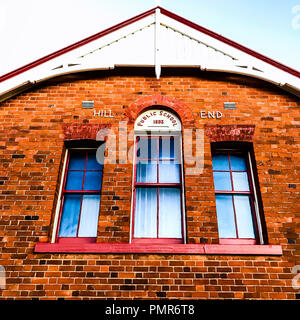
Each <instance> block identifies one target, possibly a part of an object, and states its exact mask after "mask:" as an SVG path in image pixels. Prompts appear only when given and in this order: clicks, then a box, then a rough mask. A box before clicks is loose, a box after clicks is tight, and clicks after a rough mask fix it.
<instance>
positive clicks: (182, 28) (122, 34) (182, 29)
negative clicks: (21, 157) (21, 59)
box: [0, 6, 300, 101]
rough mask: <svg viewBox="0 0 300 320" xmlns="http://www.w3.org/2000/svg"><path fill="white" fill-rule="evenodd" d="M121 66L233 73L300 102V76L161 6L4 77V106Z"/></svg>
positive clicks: (0, 88) (0, 89) (0, 79)
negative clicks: (63, 78) (56, 83)
mask: <svg viewBox="0 0 300 320" xmlns="http://www.w3.org/2000/svg"><path fill="white" fill-rule="evenodd" d="M120 49H122V51H120ZM120 52H122V55H120ZM115 66H154V67H155V73H156V76H157V78H159V77H160V72H161V66H177V67H187V66H189V67H190V66H193V67H199V68H200V69H201V70H207V71H220V72H233V73H238V74H244V75H247V76H251V77H256V78H260V79H263V80H266V81H268V82H272V83H274V84H276V85H279V86H281V87H282V88H283V89H286V90H287V91H289V92H292V93H293V94H296V95H297V96H300V72H299V71H297V70H295V69H293V68H290V67H288V66H286V65H284V64H281V63H280V62H277V61H275V60H273V59H270V58H268V57H266V56H264V55H262V54H260V53H258V52H256V51H253V50H251V49H249V48H247V47H245V46H243V45H241V44H239V43H237V42H234V41H232V40H230V39H228V38H226V37H224V36H222V35H220V34H217V33H215V32H213V31H210V30H208V29H206V28H204V27H202V26H199V25H198V24H196V23H193V22H191V21H189V20H187V19H185V18H183V17H180V16H178V15H176V14H174V13H172V12H170V11H168V10H166V9H164V8H162V7H160V6H157V7H155V8H153V9H150V10H148V11H146V12H143V13H141V14H139V15H137V16H135V17H133V18H131V19H128V20H126V21H123V22H121V23H119V24H117V25H115V26H113V27H110V28H108V29H105V30H103V31H101V32H99V33H96V34H94V35H92V36H90V37H88V38H85V39H83V40H81V41H78V42H76V43H74V44H71V45H69V46H67V47H65V48H63V49H60V50H58V51H55V52H53V53H51V54H49V55H46V56H44V57H42V58H40V59H38V60H35V61H33V62H31V63H29V64H26V65H25V66H23V67H21V68H18V69H16V70H13V71H11V72H9V73H7V74H4V75H2V76H0V101H3V100H5V99H7V98H9V97H10V96H13V95H14V94H17V93H19V92H22V91H23V90H25V89H27V88H28V87H30V86H32V85H34V84H35V83H37V82H41V81H44V80H46V79H49V78H52V77H55V76H59V75H62V74H66V73H74V72H81V71H87V70H99V69H110V68H114V67H115Z"/></svg>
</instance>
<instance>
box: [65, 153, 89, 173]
mask: <svg viewBox="0 0 300 320" xmlns="http://www.w3.org/2000/svg"><path fill="white" fill-rule="evenodd" d="M85 160H86V153H85V152H80V153H79V152H72V151H71V154H70V159H69V169H70V170H84V167H85Z"/></svg>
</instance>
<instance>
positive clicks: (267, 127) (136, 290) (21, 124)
mask: <svg viewBox="0 0 300 320" xmlns="http://www.w3.org/2000/svg"><path fill="white" fill-rule="evenodd" d="M163 71H164V72H163V76H162V78H161V79H160V80H156V79H155V78H153V77H152V75H150V74H149V72H148V71H147V70H145V69H141V70H140V69H136V70H135V71H134V72H133V71H132V70H126V69H120V70H114V71H111V72H95V73H85V74H80V75H72V76H67V77H65V78H61V79H58V80H55V81H50V82H48V83H44V84H42V85H39V86H38V87H36V88H35V89H31V90H30V91H28V92H25V93H23V94H21V95H18V96H16V97H14V98H11V99H9V100H7V101H5V102H3V103H1V104H0V121H1V123H0V150H1V153H0V201H1V202H0V239H1V258H0V265H2V266H4V267H5V271H6V286H5V289H4V290H1V289H0V295H1V297H2V299H7V298H17V299H21V298H33V297H38V298H41V299H47V298H52V299H53V298H66V299H67V298H71V299H82V298H88V299H93V298H130V299H131V298H210V299H219V298H238V299H243V298H246V299H248V298H249V299H251V298H257V299H295V298H296V297H299V290H298V291H297V290H295V289H293V288H292V279H293V277H294V276H295V274H293V273H292V268H293V267H294V266H295V265H300V258H299V254H300V252H299V227H298V225H299V209H300V207H299V173H298V172H299V165H300V162H299V158H300V156H299V143H300V138H299V128H300V115H299V106H300V102H299V99H298V98H295V97H294V96H292V95H289V94H287V93H285V92H284V91H281V90H280V89H277V88H276V87H274V86H272V85H269V84H266V83H264V82H261V81H259V80H253V79H250V78H246V77H241V76H233V75H229V74H221V73H217V74H214V73H204V72H203V73H200V72H199V71H198V70H197V71H193V70H185V71H175V70H163ZM155 99H156V100H157V101H158V103H161V104H162V105H166V106H168V107H169V108H172V109H173V110H174V111H175V112H176V113H178V115H179V116H180V117H181V119H182V122H183V128H193V129H194V130H195V129H203V130H204V129H205V132H206V134H205V137H204V170H203V172H202V173H201V174H199V175H196V176H195V175H185V201H186V204H185V205H186V223H187V242H188V243H218V229H217V217H216V208H215V196H214V186H213V179H212V164H211V150H210V142H211V141H218V140H220V139H221V138H220V136H222V135H223V136H224V132H222V130H221V131H220V130H219V129H218V125H230V126H231V128H233V130H232V131H229V133H228V132H227V135H229V136H230V137H232V139H235V138H234V136H235V134H236V130H235V129H236V128H242V129H241V131H240V132H242V134H243V137H244V138H243V139H245V141H249V139H252V142H253V148H254V152H255V158H256V162H257V163H256V165H257V171H258V179H259V183H260V190H261V196H262V202H263V208H264V219H265V223H266V229H267V236H268V241H269V244H280V245H282V249H283V255H282V256H262V255H257V256H256V255H251V256H247V255H187V254H186V255H179V254H176V255H175V254H50V253H46V254H41V253H39V254H38V253H34V246H35V244H36V243H37V242H49V241H50V239H51V235H52V230H53V218H54V211H55V204H56V200H57V194H58V187H59V183H60V177H61V169H62V160H63V154H64V140H68V139H72V138H74V137H76V139H78V138H80V137H81V138H89V137H94V135H95V128H98V127H99V126H100V125H101V127H105V128H106V129H109V130H114V132H117V129H118V127H119V122H120V120H121V121H127V120H128V121H129V122H128V131H130V130H131V129H132V128H133V121H134V117H135V116H136V115H137V114H138V113H139V112H141V111H142V110H143V109H144V108H146V107H148V106H150V105H151V103H152V101H155ZM86 100H92V101H95V110H99V109H101V108H102V109H103V108H104V109H111V110H112V113H113V114H114V118H97V117H96V118H95V117H93V110H91V109H82V108H81V102H82V101H86ZM228 101H229V102H230V101H232V102H236V105H237V108H236V110H225V109H224V108H223V103H224V102H228ZM216 110H220V111H222V113H223V117H222V119H202V118H201V114H200V111H216ZM216 128H217V129H216ZM253 128H255V130H254V129H253ZM251 130H252V131H251ZM230 132H231V133H230ZM225 136H226V135H225ZM239 136H240V135H239ZM222 139H224V138H222ZM132 144H133V141H132V139H130V137H128V149H130V148H131V147H132ZM183 144H185V141H183ZM117 146H118V139H117ZM194 149H195V147H193V150H194ZM118 150H119V149H118ZM123 152H124V150H123ZM125 153H126V152H125ZM186 169H187V168H185V170H186ZM131 188H132V164H131V163H129V164H120V163H118V164H115V165H113V164H105V167H104V176H103V187H102V197H101V208H100V218H99V225H98V239H97V242H113V243H114V242H128V241H129V232H130V214H131ZM297 215H298V216H297Z"/></svg>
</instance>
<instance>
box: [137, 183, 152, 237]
mask: <svg viewBox="0 0 300 320" xmlns="http://www.w3.org/2000/svg"><path fill="white" fill-rule="evenodd" d="M135 196H136V201H135V215H134V237H136V238H156V236H157V189H156V188H137V189H136V195H135Z"/></svg>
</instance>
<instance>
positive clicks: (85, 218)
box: [78, 195, 100, 237]
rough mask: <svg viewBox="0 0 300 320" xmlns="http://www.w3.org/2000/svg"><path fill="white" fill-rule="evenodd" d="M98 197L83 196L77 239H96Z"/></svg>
mask: <svg viewBox="0 0 300 320" xmlns="http://www.w3.org/2000/svg"><path fill="white" fill-rule="evenodd" d="M99 206H100V196H99V195H84V196H83V199H82V206H81V216H80V225H79V230H78V237H97V226H98V216H99Z"/></svg>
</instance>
